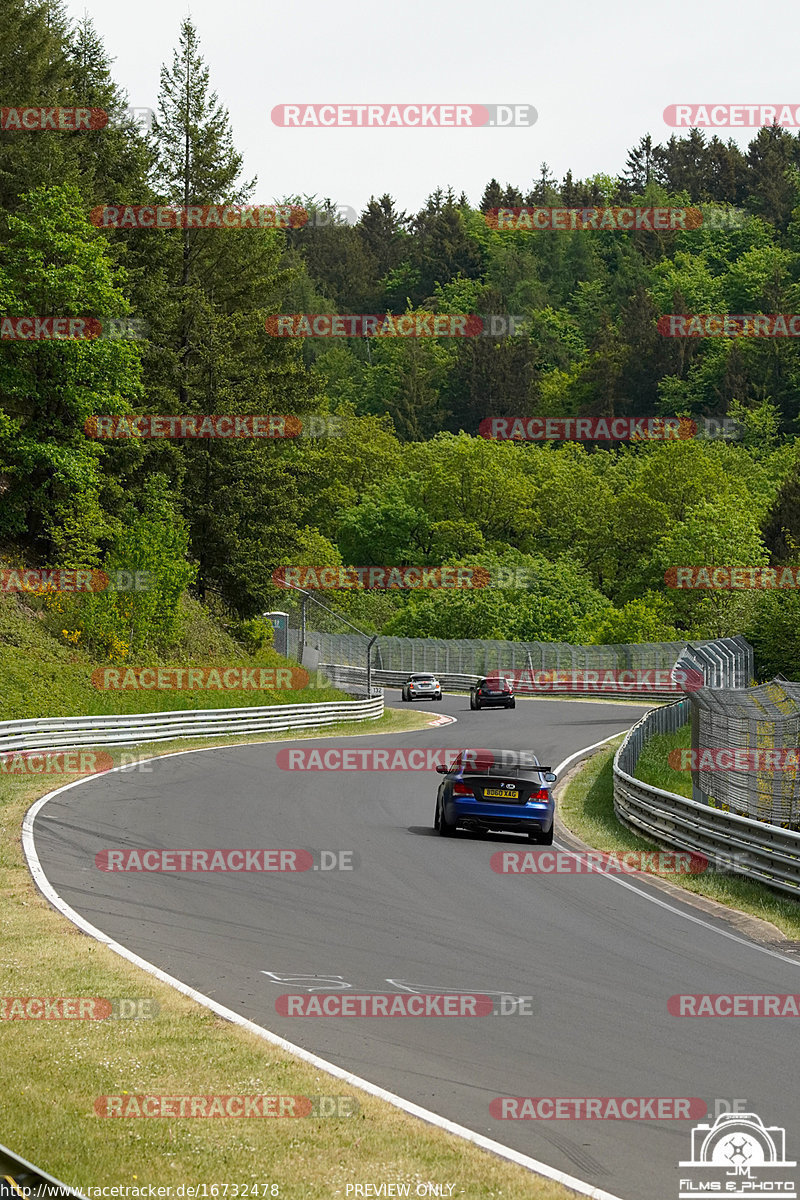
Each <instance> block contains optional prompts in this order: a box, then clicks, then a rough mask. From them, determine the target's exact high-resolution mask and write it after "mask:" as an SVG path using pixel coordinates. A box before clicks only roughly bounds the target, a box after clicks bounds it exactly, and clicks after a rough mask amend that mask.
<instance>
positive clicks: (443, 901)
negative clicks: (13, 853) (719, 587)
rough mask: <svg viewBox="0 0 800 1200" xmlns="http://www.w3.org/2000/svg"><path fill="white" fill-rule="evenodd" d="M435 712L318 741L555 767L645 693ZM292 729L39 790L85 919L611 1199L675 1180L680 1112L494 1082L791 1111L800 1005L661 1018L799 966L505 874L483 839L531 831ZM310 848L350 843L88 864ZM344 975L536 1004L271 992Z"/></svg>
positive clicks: (799, 986) (560, 886) (756, 986)
mask: <svg viewBox="0 0 800 1200" xmlns="http://www.w3.org/2000/svg"><path fill="white" fill-rule="evenodd" d="M432 707H433V708H434V711H435V714H436V715H439V714H440V713H442V712H444V713H449V714H451V715H453V716H455V717H456V718H457V723H456V724H452V725H448V726H443V727H440V728H436V729H428V730H423V731H418V732H414V733H404V734H392V735H388V736H381V735H375V734H374V733H373V734H364V735H359V736H357V737H356V738H355V739H353V738H349V737H342V738H338V739H330V740H329V739H327V738H326V739H324V744H325V746H326V747H327V746H330V747H338V746H348V745H349V746H353V745H357V746H359V748H361V747H364V746H373V745H374V746H376V747H378V746H387V745H398V744H402V745H403V746H408V747H409V748H410V747H411V746H415V747H416V746H420V747H433V746H447V747H459V746H475V745H490V746H504V747H508V748H518V747H532V748H533V749H534V750H535V751H536V752H537V753H538V755H539V758H540V761H542V762H545V763H547V764H548V765H553V766H555V765H556V764H558V763H560V762H561V761H562V760H563V759H565V758H566V757H568V756H569V755H571V754H573V753H574V752H576V751H579V750H581V749H582V748H584V747H586V746H589V745H593V744H594V743H596V742H598V741H600V740H602V739H603V738H606V737H608V736H610V735H612V734H614V733H615V732H620V731H622V730H623V729H625V728H628V727H629V726H630V725H631V724H632V723H633V722H634V721H635V720H637V719H638V718H639V716H640V715H641V714H642V713H643V712H644V711H645V710H646V706H633V705H625V706H622V705H618V704H606V703H601V702H596V701H592V702H582V701H565V700H542V699H536V700H521V701H520V702H519V703H518V705H517V708H516V709H515V710H513V711H511V712H505V711H502V710H497V711H491V710H489V711H484V712H480V713H471V712H470V711H469V705H468V701H467V699H466V698H465V697H462V696H446V697H445V699H444V701H443V703H442V704H441V705H439V704H437V705H435V706H432ZM294 741H295V739H291V742H292V744H294ZM306 744H307V745H308V746H319V745H320V744H321V741H320V740H314V741H313V742H307V743H306ZM282 745H285V743H261V744H256V745H250V746H239V747H221V748H215V749H209V750H204V751H202V752H199V753H198V752H189V753H185V754H177V755H173V756H169V757H166V758H163V759H161V760H154V761H153V762H152V771H151V772H147V773H145V772H139V771H137V772H129V773H128V772H126V773H112V774H109V775H106V776H102V777H99V778H97V779H94V780H91V781H89V782H87V783H84V784H81V785H80V786H79V787H73V788H71V789H69V790H67V791H64V792H62V793H60V794H58V795H55V796H54V797H53V798H52V799H51V800H49V801H48V802H47V803H46V804H45V806H44V807H43V808H42V809H41V811H40V812H38V813H37V815H36V818H35V821H34V823H33V837H34V840H35V847H36V852H37V855H38V858H39V861H40V863H41V867H42V870H43V872H44V875H45V876H46V878H47V880H48V881H49V883H50V884H51V885H52V887H53V888H54V889H55V891H56V892H57V893H58V895H59V896H61V897H62V898H63V900H64V901H65V902H66V903H67V904H68V905H70V906H71V907H72V908H73V909H74V910H76V912H77V913H79V914H80V915H81V916H82V917H84V918H85V919H86V920H87V921H90V922H91V923H92V924H93V925H95V926H97V927H98V928H100V929H101V930H103V931H104V932H105V933H106V934H108V935H109V936H110V937H112V938H114V939H115V940H116V941H118V942H120V943H122V944H123V945H125V946H126V947H128V948H129V949H130V950H131V951H133V952H134V953H136V954H138V955H140V956H141V957H142V958H144V959H146V960H147V961H148V962H150V963H153V964H155V965H156V966H158V967H160V968H161V969H162V970H163V971H166V972H167V973H168V974H170V975H172V976H175V977H177V978H178V979H180V980H182V981H184V982H185V983H186V984H188V985H189V986H191V987H193V988H195V989H197V990H198V991H199V992H201V993H203V994H204V995H206V996H210V997H211V998H212V999H214V1000H216V1001H218V1002H219V1003H222V1004H224V1005H226V1006H227V1007H228V1008H230V1009H232V1010H233V1011H235V1012H237V1013H241V1014H242V1016H244V1017H246V1018H249V1019H250V1020H252V1021H254V1022H256V1023H257V1024H258V1025H261V1026H263V1027H265V1028H267V1029H269V1030H271V1031H273V1032H274V1033H277V1034H279V1035H280V1036H282V1037H285V1038H287V1039H288V1040H289V1041H291V1042H294V1043H296V1044H297V1045H300V1046H302V1047H305V1048H307V1049H308V1050H309V1051H313V1052H315V1053H317V1054H319V1055H322V1056H323V1057H324V1058H326V1059H328V1060H330V1061H331V1062H333V1063H336V1064H337V1065H339V1066H341V1067H342V1068H344V1069H346V1070H348V1071H351V1072H353V1073H354V1074H356V1075H359V1076H361V1077H363V1078H366V1079H368V1080H370V1081H373V1082H375V1083H376V1084H379V1085H380V1086H382V1087H384V1088H386V1089H388V1090H389V1091H391V1092H393V1093H397V1094H399V1095H401V1096H403V1097H405V1098H407V1099H408V1100H410V1101H413V1102H414V1103H416V1104H419V1105H422V1106H424V1107H425V1108H427V1109H430V1110H433V1111H434V1112H436V1113H439V1114H441V1115H443V1116H444V1117H446V1118H448V1119H450V1120H452V1121H456V1122H458V1123H459V1124H461V1125H465V1126H467V1127H468V1128H470V1129H472V1130H475V1131H476V1132H478V1133H481V1134H484V1135H486V1136H488V1137H491V1138H493V1139H495V1140H497V1141H499V1142H503V1143H504V1144H506V1145H508V1146H511V1147H514V1148H515V1149H517V1150H518V1151H520V1152H521V1153H523V1154H526V1155H531V1156H533V1157H534V1158H536V1159H539V1160H541V1161H543V1162H545V1163H548V1164H550V1165H551V1166H552V1167H554V1168H556V1169H558V1170H561V1171H564V1172H566V1173H568V1174H570V1175H573V1176H578V1177H579V1178H581V1179H585V1180H587V1181H590V1182H591V1183H592V1184H593V1185H595V1186H596V1187H599V1188H602V1189H604V1190H605V1191H606V1192H608V1193H612V1194H615V1195H618V1196H620V1197H623V1198H624V1200H641V1198H642V1197H644V1196H647V1197H648V1200H675V1197H676V1196H677V1193H678V1179H679V1175H678V1171H679V1167H678V1163H679V1161H680V1160H681V1159H685V1158H687V1157H688V1156H689V1136H690V1135H689V1130H690V1127H691V1124H692V1122H687V1121H660V1122H659V1121H642V1122H638V1121H637V1122H633V1121H581V1122H574V1121H573V1122H568V1121H548V1122H541V1121H497V1120H494V1119H493V1118H492V1117H491V1116H490V1114H489V1102H490V1100H491V1099H492V1098H493V1097H495V1096H531V1095H533V1096H576V1097H580V1096H675V1097H682V1096H698V1097H702V1098H703V1099H704V1100H706V1101H707V1103H708V1105H709V1110H710V1111H711V1110H712V1109H713V1105H714V1101H715V1099H716V1098H720V1099H727V1100H732V1099H733V1098H742V1099H746V1101H747V1108H748V1110H749V1111H756V1112H759V1113H760V1114H761V1116H762V1117H763V1118H764V1120H765V1123H766V1124H768V1125H769V1124H777V1125H786V1124H787V1123H789V1124H790V1123H791V1121H792V1118H793V1117H794V1116H795V1114H796V1113H797V1112H798V1111H800V1081H798V1077H797V1072H796V1070H795V1068H794V1065H793V1056H792V1054H791V1052H790V1046H791V1039H792V1037H793V1031H792V1029H791V1027H790V1021H791V1018H770V1019H757V1018H737V1019H736V1020H735V1022H734V1024H733V1025H732V1024H731V1022H730V1021H725V1020H697V1019H696V1020H689V1019H683V1020H680V1019H676V1018H674V1017H671V1016H669V1015H668V1013H667V998H668V997H669V996H670V995H672V994H674V993H678V992H695V993H696V992H745V993H753V992H756V993H759V992H765V991H770V992H772V991H774V992H796V991H800V975H799V974H798V967H800V962H796V961H793V960H792V959H791V957H790V956H788V955H780V954H776V953H774V952H765V951H764V949H763V948H762V947H760V946H758V945H757V944H756V943H754V942H750V941H749V940H748V939H747V938H746V937H742V936H740V935H734V934H732V931H731V927H730V925H729V924H728V922H726V921H725V920H724V919H721V918H715V917H707V916H702V917H699V916H698V913H697V910H696V909H692V908H691V907H689V906H688V905H685V904H683V903H681V902H680V901H673V900H671V899H668V898H667V897H665V896H664V894H663V892H661V891H659V890H658V889H656V888H653V887H652V886H650V885H648V884H647V883H642V882H639V881H638V880H637V881H634V882H632V881H630V880H627V879H626V880H622V881H617V880H614V879H611V878H608V877H604V876H599V875H590V876H559V875H549V876H525V877H516V878H515V877H514V876H506V875H498V874H495V873H494V872H493V871H492V870H491V868H490V865H489V862H490V858H491V855H492V854H493V853H494V852H495V851H496V850H498V849H502V848H512V847H514V846H520V845H527V843H525V842H521V841H520V839H519V838H516V837H514V836H512V835H508V836H505V835H488V836H486V837H481V836H479V835H470V834H463V833H462V834H460V835H459V836H458V837H457V838H456V839H453V840H451V841H444V840H442V839H439V838H437V837H436V836H435V834H434V833H433V830H432V828H431V823H432V817H433V802H434V798H435V794H436V786H437V784H438V781H439V780H438V776H436V775H435V774H434V773H433V772H430V773H429V772H426V771H420V772H375V773H367V772H347V773H329V772H318V771H315V772H296V771H284V770H280V769H279V768H278V767H277V765H276V754H277V752H278V750H279V749H280V748H281V746H282ZM303 846H304V847H308V848H312V849H314V850H319V849H321V848H324V849H329V850H348V851H352V852H354V854H355V856H356V861H357V863H358V866H357V869H356V870H354V871H347V872H345V871H341V872H340V871H331V872H324V871H316V872H312V871H308V872H304V873H302V874H287V873H283V874H280V875H270V874H262V873H237V874H230V873H227V874H221V873H220V874H194V875H192V874H155V873H152V874H138V873H133V874H132V873H124V874H121V873H114V874H109V873H106V872H102V871H100V870H98V869H97V867H96V866H95V855H96V854H97V853H98V852H99V851H101V850H104V849H107V848H109V847H129V848H133V847H157V848H163V849H172V848H187V847H202V848H205V847H276V848H278V847H303ZM620 884H622V886H620ZM654 901H655V902H654ZM296 976H300V977H303V976H316V977H320V978H318V979H316V980H315V979H309V978H306V979H302V978H301V979H295V980H292V977H296ZM274 977H277V978H274ZM389 981H391V982H389ZM342 983H347V984H349V985H350V988H349V990H351V991H352V992H356V993H363V992H385V991H394V990H397V989H404V988H419V989H420V990H424V991H445V990H451V989H460V990H464V991H470V992H487V991H488V992H497V991H502V992H506V993H513V994H517V995H521V996H522V995H526V996H527V995H532V996H533V997H534V999H535V1005H536V1007H537V1008H538V1012H537V1013H536V1015H534V1016H509V1017H506V1018H505V1019H502V1020H501V1019H499V1018H492V1017H490V1018H484V1019H474V1018H473V1019H470V1018H461V1019H453V1020H445V1019H441V1018H436V1017H431V1018H394V1019H380V1018H300V1017H293V1018H290V1017H284V1016H280V1015H279V1014H278V1013H277V1012H276V1010H275V1001H276V998H277V996H278V995H280V994H282V993H286V992H298V991H303V990H306V991H308V990H310V989H312V988H314V989H318V988H319V989H321V988H327V989H328V990H340V988H341V984H342ZM794 1148H796V1147H794Z"/></svg>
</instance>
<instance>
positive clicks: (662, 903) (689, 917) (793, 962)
mask: <svg viewBox="0 0 800 1200" xmlns="http://www.w3.org/2000/svg"><path fill="white" fill-rule="evenodd" d="M617 737H619V734H618V733H612V735H611V736H610V737H607V738H603V740H602V742H595V743H594V745H593V746H587V747H586V748H585V749H584V750H578V751H577V753H575V754H571V755H570V756H569V758H565V759H564V761H563V762H562V763H559V765H558V766H557V767H554V768H553V770H554V771H555V773H556V775H558V773H559V772H560V771H563V769H564V767H566V766H567V764H568V763H571V762H572V761H573V760H574V759H576V758H580V757H581V755H583V754H586V753H588V751H590V750H596V749H597V748H598V747H600V746H603V745H605V743H606V742H613V740H614V738H617ZM556 845H558V843H556ZM558 848H559V849H560V850H562V851H565V852H566V853H568V854H578V853H580V852H579V851H576V850H573V849H572V847H570V846H559V847H558ZM597 874H598V875H599V876H600V878H601V879H607V880H608V882H609V883H615V884H616V885H617V886H618V887H622V888H626V889H627V890H628V891H629V892H635V893H636V895H637V896H641V898H642V899H643V900H649V902H650V903H651V904H657V905H658V907H659V908H666V909H667V910H668V911H669V912H671V913H674V914H675V915H676V916H678V917H683V919H684V920H685V921H691V922H692V924H693V925H702V927H703V928H704V929H710V930H711V932H712V933H716V934H718V935H719V936H720V937H724V938H727V939H728V940H729V941H731V942H737V943H738V944H739V945H740V946H747V947H748V949H750V950H757V951H758V952H759V954H767V955H769V957H770V958H777V959H780V961H781V962H784V963H789V965H790V966H792V967H800V960H798V959H796V958H789V956H788V955H786V954H782V953H781V952H780V950H771V949H770V948H769V946H762V945H761V943H760V942H756V941H754V940H752V939H750V938H744V937H741V936H740V935H739V934H738V933H731V932H730V931H729V930H727V929H720V928H719V926H717V925H712V924H711V922H710V921H704V920H703V918H702V917H696V916H695V915H694V913H690V912H684V910H683V909H682V908H677V907H676V906H675V905H674V904H670V903H669V901H667V900H662V899H660V897H658V896H654V895H652V894H651V893H650V892H649V891H646V890H645V889H644V888H641V887H636V886H635V884H633V883H630V882H628V880H626V879H619V878H617V876H616V875H614V874H613V873H611V872H610V871H598V872H597ZM634 874H636V875H637V877H640V878H641V880H642V882H643V883H647V882H649V881H648V880H647V876H646V875H641V876H639V873H638V872H634ZM690 894H693V893H690ZM687 903H688V902H687ZM734 911H737V910H734Z"/></svg>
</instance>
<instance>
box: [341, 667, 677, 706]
mask: <svg viewBox="0 0 800 1200" xmlns="http://www.w3.org/2000/svg"><path fill="white" fill-rule="evenodd" d="M319 669H320V671H322V672H324V674H325V675H326V676H327V678H328V680H329V681H330V683H331V684H332V685H333V687H341V688H345V687H361V688H363V687H364V685H365V680H366V677H367V672H366V668H365V667H353V666H348V665H343V664H341V663H320V665H319ZM371 674H372V682H373V683H376V684H379V685H380V686H381V687H387V688H400V687H402V686H403V684H404V683H405V681H406V680H407V679H408V676H409V674H411V672H409V671H380V670H378V669H377V668H375V667H373V669H372V672H371ZM432 674H435V675H436V678H437V679H438V680H439V682H440V683H441V685H442V690H443V691H445V692H468V691H469V689H470V688H471V687H472V685H473V683H477V681H478V680H479V679H480V678H481V676H480V675H466V674H445V673H444V672H442V671H436V672H432ZM500 674H502V671H501V672H500ZM514 691H515V692H516V694H517V695H518V696H541V697H544V698H546V697H548V696H560V697H562V698H564V699H569V698H575V699H580V698H581V697H584V696H591V697H593V698H594V699H595V700H596V699H598V698H600V699H608V700H613V699H614V698H615V697H617V698H618V699H620V700H641V699H643V698H644V699H646V700H674V699H675V696H676V693H675V692H674V691H671V692H654V691H647V692H644V691H642V690H639V691H636V690H635V689H631V690H630V691H625V690H624V689H622V688H620V690H619V691H613V692H606V693H603V692H598V691H597V689H594V690H593V691H592V690H589V689H587V690H586V691H579V690H573V689H572V688H570V690H569V691H566V690H565V691H553V692H548V691H545V690H544V689H543V688H537V687H534V686H531V685H530V684H526V683H525V681H524V680H523V681H521V682H519V683H515V685H514Z"/></svg>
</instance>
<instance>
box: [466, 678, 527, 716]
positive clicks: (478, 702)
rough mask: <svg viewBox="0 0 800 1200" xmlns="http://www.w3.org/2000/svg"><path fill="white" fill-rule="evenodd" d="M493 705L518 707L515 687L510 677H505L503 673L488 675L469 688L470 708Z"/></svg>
mask: <svg viewBox="0 0 800 1200" xmlns="http://www.w3.org/2000/svg"><path fill="white" fill-rule="evenodd" d="M492 705H500V707H502V708H516V700H515V699H514V688H513V686H512V684H511V680H510V679H505V678H504V677H503V676H502V675H487V676H485V677H484V678H483V679H479V680H478V682H477V683H473V685H472V687H471V688H470V690H469V706H470V708H472V709H476V708H486V707H487V706H489V707H491V706H492Z"/></svg>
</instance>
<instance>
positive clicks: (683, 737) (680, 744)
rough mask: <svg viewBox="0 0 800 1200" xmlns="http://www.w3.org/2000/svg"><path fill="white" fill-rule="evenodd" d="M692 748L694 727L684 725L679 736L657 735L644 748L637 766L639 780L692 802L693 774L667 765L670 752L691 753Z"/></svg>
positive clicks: (671, 734) (678, 733) (677, 733)
mask: <svg viewBox="0 0 800 1200" xmlns="http://www.w3.org/2000/svg"><path fill="white" fill-rule="evenodd" d="M691 745H692V727H691V725H689V724H688V723H687V724H686V725H682V726H681V728H680V729H679V730H677V732H676V733H657V734H656V736H655V737H652V738H648V740H647V741H646V742H645V744H644V748H643V750H642V753H641V755H640V756H639V761H638V763H637V764H636V772H635V774H636V778H637V779H641V781H642V783H649V784H650V786H651V787H657V788H661V789H662V791H665V792H676V793H677V795H679V796H686V797H688V799H689V800H691V798H692V773H691V771H680V770H677V769H676V768H675V767H671V766H670V765H669V762H668V761H667V759H668V755H669V752H670V750H688V749H690V748H691Z"/></svg>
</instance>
